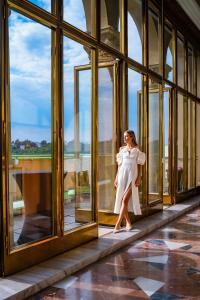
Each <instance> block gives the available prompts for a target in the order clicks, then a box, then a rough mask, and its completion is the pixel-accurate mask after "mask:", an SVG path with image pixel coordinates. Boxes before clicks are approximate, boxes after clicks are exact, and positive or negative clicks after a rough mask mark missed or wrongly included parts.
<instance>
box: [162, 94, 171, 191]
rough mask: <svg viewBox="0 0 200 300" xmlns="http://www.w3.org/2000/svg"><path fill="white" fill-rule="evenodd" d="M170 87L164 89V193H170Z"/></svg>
mask: <svg viewBox="0 0 200 300" xmlns="http://www.w3.org/2000/svg"><path fill="white" fill-rule="evenodd" d="M169 93H170V91H169V89H165V90H164V91H163V157H164V162H163V194H165V195H168V194H169V171H170V170H169Z"/></svg>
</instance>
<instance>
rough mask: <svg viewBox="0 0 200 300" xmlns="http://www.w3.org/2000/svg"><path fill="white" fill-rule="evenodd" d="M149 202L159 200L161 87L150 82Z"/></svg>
mask: <svg viewBox="0 0 200 300" xmlns="http://www.w3.org/2000/svg"><path fill="white" fill-rule="evenodd" d="M148 126H149V157H148V161H149V201H150V202H151V201H153V200H156V199H159V198H160V197H159V190H160V163H159V157H160V153H159V85H158V84H157V83H155V82H153V81H152V80H150V81H149V123H148Z"/></svg>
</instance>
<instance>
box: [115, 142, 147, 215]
mask: <svg viewBox="0 0 200 300" xmlns="http://www.w3.org/2000/svg"><path fill="white" fill-rule="evenodd" d="M145 159H146V158H145V153H144V152H141V151H140V150H139V149H138V148H132V149H131V150H129V151H128V149H127V147H122V148H120V151H119V153H118V154H117V163H118V186H117V191H116V199H115V207H114V213H115V214H119V212H120V208H121V201H122V198H123V195H124V193H125V192H126V190H127V189H128V187H129V186H130V184H131V186H132V195H131V196H130V199H129V202H128V211H131V212H134V214H135V215H141V214H142V212H141V207H140V201H139V193H138V187H137V186H135V180H136V178H137V175H138V167H137V165H138V164H139V165H143V164H144V163H145Z"/></svg>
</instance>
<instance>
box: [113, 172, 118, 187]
mask: <svg viewBox="0 0 200 300" xmlns="http://www.w3.org/2000/svg"><path fill="white" fill-rule="evenodd" d="M118 172H119V167H118V169H117V174H116V177H115V181H114V186H115V188H117V187H118Z"/></svg>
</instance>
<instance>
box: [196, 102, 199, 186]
mask: <svg viewBox="0 0 200 300" xmlns="http://www.w3.org/2000/svg"><path fill="white" fill-rule="evenodd" d="M199 132H200V104H199V103H197V106H196V185H197V186H200V139H199V138H198V137H199Z"/></svg>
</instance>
